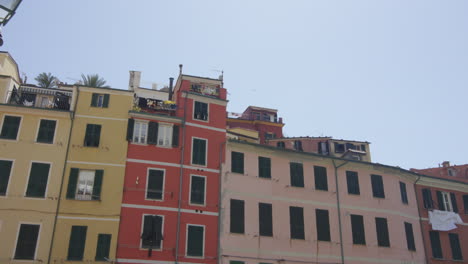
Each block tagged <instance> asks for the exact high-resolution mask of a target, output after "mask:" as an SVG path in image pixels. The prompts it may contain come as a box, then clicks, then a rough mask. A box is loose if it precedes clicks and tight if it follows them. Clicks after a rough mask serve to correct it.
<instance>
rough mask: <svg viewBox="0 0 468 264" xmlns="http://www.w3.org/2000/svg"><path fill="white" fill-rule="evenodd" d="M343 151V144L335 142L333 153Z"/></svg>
mask: <svg viewBox="0 0 468 264" xmlns="http://www.w3.org/2000/svg"><path fill="white" fill-rule="evenodd" d="M344 152H345V145H344V144H340V143H336V142H335V153H344Z"/></svg>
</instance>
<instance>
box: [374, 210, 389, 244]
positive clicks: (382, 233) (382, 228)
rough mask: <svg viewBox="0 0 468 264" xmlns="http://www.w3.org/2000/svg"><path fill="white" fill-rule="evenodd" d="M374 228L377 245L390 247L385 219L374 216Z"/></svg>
mask: <svg viewBox="0 0 468 264" xmlns="http://www.w3.org/2000/svg"><path fill="white" fill-rule="evenodd" d="M375 230H376V233H377V244H378V245H379V247H390V237H389V234H388V225H387V219H386V218H382V217H376V218H375Z"/></svg>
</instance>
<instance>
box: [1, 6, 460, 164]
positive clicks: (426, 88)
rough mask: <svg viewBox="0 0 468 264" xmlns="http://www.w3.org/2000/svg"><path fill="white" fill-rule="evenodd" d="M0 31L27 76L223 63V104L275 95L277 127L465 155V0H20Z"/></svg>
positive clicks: (392, 153) (167, 71) (396, 151)
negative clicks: (279, 124) (281, 124)
mask: <svg viewBox="0 0 468 264" xmlns="http://www.w3.org/2000/svg"><path fill="white" fill-rule="evenodd" d="M3 37H4V40H5V44H4V46H3V47H2V48H1V49H2V50H5V51H8V52H10V53H11V54H12V56H13V57H14V58H15V59H16V61H17V62H18V64H19V66H20V72H23V73H25V74H26V76H27V77H28V80H29V82H32V83H34V77H35V76H36V75H37V74H38V73H41V72H51V73H53V74H54V75H56V76H57V77H59V79H60V80H62V81H64V82H68V83H74V82H75V81H76V80H78V79H79V78H80V75H81V73H85V74H88V73H98V74H99V75H101V76H102V77H104V78H105V79H106V80H107V82H108V84H109V85H110V86H111V87H114V88H121V89H127V86H128V75H129V74H128V71H129V70H139V71H142V86H144V87H151V83H152V82H156V83H158V84H159V86H160V87H162V85H164V84H167V83H168V78H169V77H177V74H178V65H179V64H181V63H182V64H183V65H184V73H186V74H191V75H199V76H204V77H212V78H216V77H218V75H219V74H220V71H221V70H224V80H225V87H226V88H227V89H228V92H229V94H228V95H229V105H228V111H232V112H242V111H243V110H244V109H245V108H246V107H247V106H249V105H256V106H261V107H268V108H275V109H278V110H279V116H281V117H283V119H284V121H285V123H286V126H285V127H284V132H285V135H286V136H332V137H334V138H343V139H351V140H360V141H369V142H371V143H372V145H371V153H372V158H373V161H374V162H378V163H383V164H388V165H394V166H400V167H403V168H427V167H434V166H438V164H439V163H441V162H442V161H444V160H448V161H451V163H452V164H466V163H468V158H467V157H468V156H467V154H466V153H467V150H468V137H467V135H468V117H467V112H468V111H467V107H468V1H466V0H450V1H440V0H437V1H433V0H421V1H420V0H411V1H408V0H379V1H376V0H351V1H350V0H343V1H336V0H303V1H299V0H290V1H286V0H282V1H276V0H268V1H266V0H265V1H263V0H230V1H227V0H226V1H220V0H216V1H215V0H213V1H204V0H197V1H195V0H186V1H178V0H171V1H169V0H167V1H162V0H146V1H144V0H138V1H118V0H99V1H96V0H80V1H63V0H41V1H38V0H23V2H22V4H21V5H20V7H19V8H18V10H17V14H16V15H15V16H14V17H13V19H12V20H11V21H10V22H9V23H8V24H7V25H6V27H4V28H3Z"/></svg>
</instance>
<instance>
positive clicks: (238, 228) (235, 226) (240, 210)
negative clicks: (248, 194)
mask: <svg viewBox="0 0 468 264" xmlns="http://www.w3.org/2000/svg"><path fill="white" fill-rule="evenodd" d="M230 213H231V214H230V231H231V233H239V234H243V233H244V201H241V200H234V199H231V206H230Z"/></svg>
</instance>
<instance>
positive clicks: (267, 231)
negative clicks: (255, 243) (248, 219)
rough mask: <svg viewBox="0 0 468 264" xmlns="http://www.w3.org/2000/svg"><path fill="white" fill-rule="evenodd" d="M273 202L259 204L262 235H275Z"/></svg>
mask: <svg viewBox="0 0 468 264" xmlns="http://www.w3.org/2000/svg"><path fill="white" fill-rule="evenodd" d="M272 213H273V212H272V207H271V204H267V203H259V204H258V221H259V223H258V226H259V234H260V236H273V215H272Z"/></svg>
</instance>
